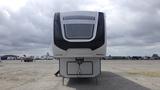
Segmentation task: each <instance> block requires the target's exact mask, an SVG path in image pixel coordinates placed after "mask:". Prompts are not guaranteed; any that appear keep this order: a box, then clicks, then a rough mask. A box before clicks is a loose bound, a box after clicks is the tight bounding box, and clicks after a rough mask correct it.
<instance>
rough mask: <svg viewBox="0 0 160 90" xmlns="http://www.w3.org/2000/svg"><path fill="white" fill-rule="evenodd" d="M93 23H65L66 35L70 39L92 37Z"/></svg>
mask: <svg viewBox="0 0 160 90" xmlns="http://www.w3.org/2000/svg"><path fill="white" fill-rule="evenodd" d="M93 29H94V25H93V24H65V25H64V31H65V36H66V38H68V39H90V38H92V36H93Z"/></svg>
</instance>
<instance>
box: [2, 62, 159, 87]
mask: <svg viewBox="0 0 160 90" xmlns="http://www.w3.org/2000/svg"><path fill="white" fill-rule="evenodd" d="M57 70H58V62H57V61H55V60H51V61H47V60H45V61H35V62H21V61H18V60H15V61H3V62H0V90H160V60H159V61H158V60H157V61H156V60H146V61H143V60H139V61H138V60H136V61H131V60H112V61H111V60H110V61H108V60H105V61H102V73H101V75H100V76H99V77H98V84H96V80H95V78H92V79H68V78H66V79H65V85H62V78H61V77H55V76H54V73H55V72H56V71H57Z"/></svg>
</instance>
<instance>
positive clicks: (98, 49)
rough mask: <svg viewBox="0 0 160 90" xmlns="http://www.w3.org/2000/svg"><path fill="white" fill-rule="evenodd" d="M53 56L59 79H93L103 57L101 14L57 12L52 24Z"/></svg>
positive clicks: (97, 73) (102, 15)
mask: <svg viewBox="0 0 160 90" xmlns="http://www.w3.org/2000/svg"><path fill="white" fill-rule="evenodd" d="M53 56H54V58H55V59H58V60H59V72H60V76H62V77H63V78H89V77H97V76H99V75H100V73H101V59H102V58H104V57H106V30H105V15H104V13H102V12H91V11H73V12H57V13H55V14H54V22H53Z"/></svg>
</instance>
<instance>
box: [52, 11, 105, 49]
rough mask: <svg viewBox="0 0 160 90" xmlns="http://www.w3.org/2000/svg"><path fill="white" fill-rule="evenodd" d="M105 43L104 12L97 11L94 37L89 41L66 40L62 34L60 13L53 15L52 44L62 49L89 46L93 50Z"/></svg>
mask: <svg viewBox="0 0 160 90" xmlns="http://www.w3.org/2000/svg"><path fill="white" fill-rule="evenodd" d="M104 43H105V21H104V14H103V13H102V12H99V16H98V25H97V33H96V37H95V38H94V39H93V40H92V41H89V42H68V41H66V40H65V39H64V38H63V36H62V30H61V23H60V13H55V15H54V44H55V45H56V46H57V47H59V48H61V49H63V50H67V49H69V48H90V49H91V50H95V49H97V48H99V47H101V46H102V45H103V44H104Z"/></svg>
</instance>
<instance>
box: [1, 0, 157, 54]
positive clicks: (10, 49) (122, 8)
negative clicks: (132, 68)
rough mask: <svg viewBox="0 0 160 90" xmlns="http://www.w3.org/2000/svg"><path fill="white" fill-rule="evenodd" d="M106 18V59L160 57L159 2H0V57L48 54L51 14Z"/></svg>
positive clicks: (116, 0) (77, 0)
mask: <svg viewBox="0 0 160 90" xmlns="http://www.w3.org/2000/svg"><path fill="white" fill-rule="evenodd" d="M77 10H80V11H84V10H87V11H88V10H89V11H102V12H105V14H106V26H107V41H108V44H107V55H110V54H111V55H125V56H127V55H152V53H158V54H160V0H0V54H23V53H27V54H35V55H39V54H45V53H46V52H51V38H52V26H53V25H52V22H53V14H54V12H63V11H77Z"/></svg>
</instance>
